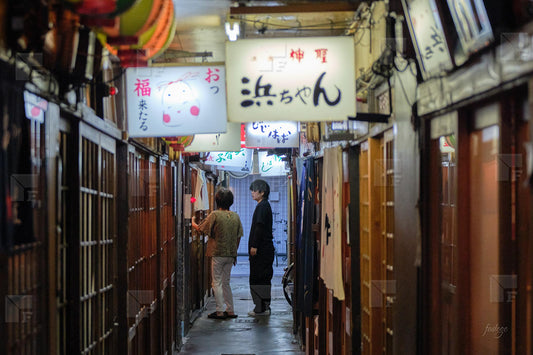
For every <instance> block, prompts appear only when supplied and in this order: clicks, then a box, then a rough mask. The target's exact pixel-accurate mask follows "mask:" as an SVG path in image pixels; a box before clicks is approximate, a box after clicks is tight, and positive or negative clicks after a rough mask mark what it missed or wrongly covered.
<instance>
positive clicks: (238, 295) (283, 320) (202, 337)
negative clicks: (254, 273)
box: [178, 258, 304, 355]
mask: <svg viewBox="0 0 533 355" xmlns="http://www.w3.org/2000/svg"><path fill="white" fill-rule="evenodd" d="M284 266H285V265H281V264H280V265H278V267H275V268H274V278H273V279H272V303H271V310H272V314H271V315H270V316H261V317H259V316H258V317H250V316H248V314H247V313H248V312H249V311H251V310H252V309H253V307H254V304H253V302H252V298H251V296H250V289H249V284H248V275H249V272H248V269H247V261H243V260H241V258H239V262H238V264H237V266H236V267H234V270H233V271H232V277H231V288H232V291H233V302H234V306H235V312H236V313H237V314H238V317H237V318H234V319H224V320H218V319H210V318H207V315H208V314H209V313H211V312H213V311H214V310H215V300H214V298H213V297H210V298H209V299H208V302H207V304H206V307H205V308H206V309H205V310H204V311H203V312H202V315H201V316H200V317H199V318H197V319H196V320H195V322H194V324H193V326H192V328H191V330H190V331H189V333H188V334H187V335H186V336H185V339H184V345H183V347H182V349H181V351H180V352H179V353H178V354H179V355H188V354H206V355H210V354H213V355H222V354H228V355H229V354H231V355H234V354H239V355H243V354H256V355H259V354H281V353H283V354H304V352H303V351H301V349H300V344H299V342H298V340H297V339H296V337H295V335H293V330H292V311H291V308H290V306H289V304H288V303H287V301H286V300H285V297H284V295H283V290H282V286H281V278H282V276H283V268H284Z"/></svg>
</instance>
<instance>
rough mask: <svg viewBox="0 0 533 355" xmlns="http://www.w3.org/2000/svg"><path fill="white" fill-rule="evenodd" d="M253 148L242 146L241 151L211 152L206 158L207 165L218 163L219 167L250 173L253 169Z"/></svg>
mask: <svg viewBox="0 0 533 355" xmlns="http://www.w3.org/2000/svg"><path fill="white" fill-rule="evenodd" d="M252 156H253V150H252V149H246V148H241V150H240V151H239V152H211V153H209V154H208V155H207V158H206V160H205V162H204V163H205V164H206V165H216V166H217V169H220V170H228V171H235V172H240V173H250V172H251V171H252Z"/></svg>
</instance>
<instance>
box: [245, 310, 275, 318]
mask: <svg viewBox="0 0 533 355" xmlns="http://www.w3.org/2000/svg"><path fill="white" fill-rule="evenodd" d="M248 315H249V316H250V317H255V316H269V315H270V308H268V309H267V310H265V311H264V312H255V311H250V312H248Z"/></svg>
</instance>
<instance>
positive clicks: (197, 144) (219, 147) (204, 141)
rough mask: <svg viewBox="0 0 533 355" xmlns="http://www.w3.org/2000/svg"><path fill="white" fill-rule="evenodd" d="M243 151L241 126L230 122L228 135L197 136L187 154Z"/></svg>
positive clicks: (186, 148) (188, 147) (187, 149)
mask: <svg viewBox="0 0 533 355" xmlns="http://www.w3.org/2000/svg"><path fill="white" fill-rule="evenodd" d="M240 150H241V124H240V123H235V122H228V130H227V132H226V133H215V134H195V135H194V138H193V140H192V143H191V144H190V145H188V146H187V147H185V151H186V152H212V151H217V152H220V151H224V152H238V151H240Z"/></svg>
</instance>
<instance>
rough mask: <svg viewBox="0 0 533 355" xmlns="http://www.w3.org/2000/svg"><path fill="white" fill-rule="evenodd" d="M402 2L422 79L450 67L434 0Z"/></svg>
mask: <svg viewBox="0 0 533 355" xmlns="http://www.w3.org/2000/svg"><path fill="white" fill-rule="evenodd" d="M402 3H403V7H404V11H405V13H406V14H407V19H408V25H409V30H410V32H411V38H412V39H413V43H414V45H415V49H416V52H417V56H418V58H419V62H420V67H421V69H422V76H423V77H424V79H428V78H430V77H431V76H435V75H439V74H440V73H441V72H443V71H446V70H449V69H452V68H453V64H452V58H451V56H450V51H449V49H448V45H447V44H446V38H445V36H444V30H443V28H442V23H441V21H440V17H439V11H438V9H437V6H436V4H435V0H429V1H428V0H402Z"/></svg>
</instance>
